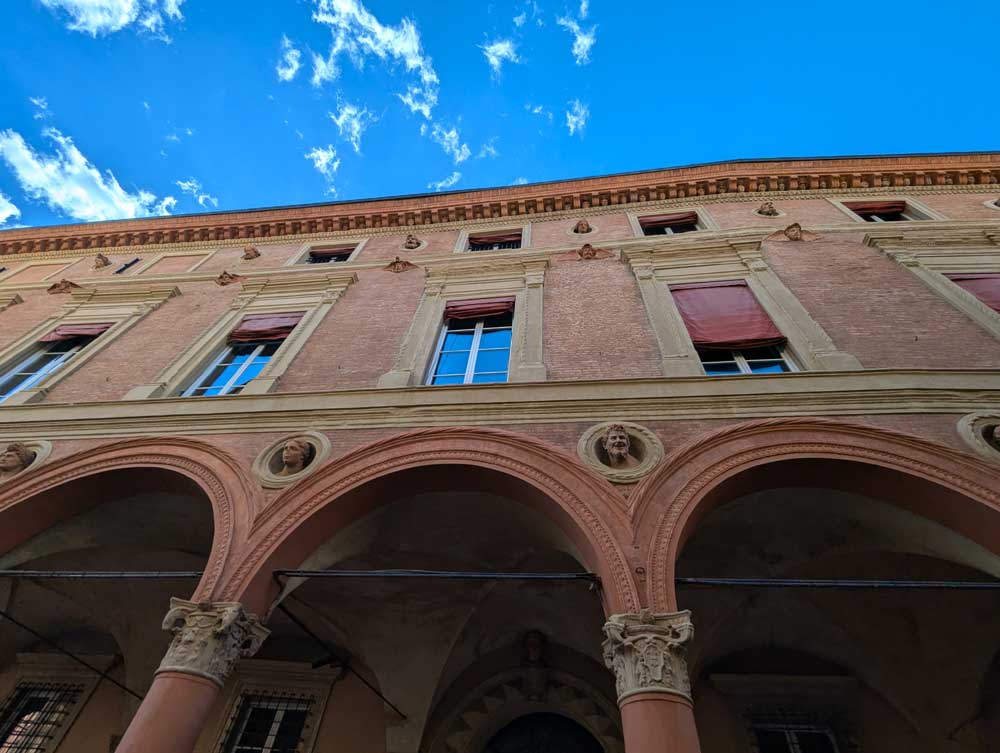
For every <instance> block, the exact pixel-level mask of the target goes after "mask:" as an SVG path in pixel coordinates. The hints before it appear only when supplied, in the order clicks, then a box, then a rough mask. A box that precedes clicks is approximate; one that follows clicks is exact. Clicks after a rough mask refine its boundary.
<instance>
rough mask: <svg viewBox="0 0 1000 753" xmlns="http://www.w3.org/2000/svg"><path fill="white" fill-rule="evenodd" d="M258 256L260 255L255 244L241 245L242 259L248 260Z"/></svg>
mask: <svg viewBox="0 0 1000 753" xmlns="http://www.w3.org/2000/svg"><path fill="white" fill-rule="evenodd" d="M258 256H260V251H258V250H257V247H256V246H244V247H243V257H242V258H243V261H250V260H251V259H256V258H257V257H258Z"/></svg>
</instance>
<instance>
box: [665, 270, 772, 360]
mask: <svg viewBox="0 0 1000 753" xmlns="http://www.w3.org/2000/svg"><path fill="white" fill-rule="evenodd" d="M670 292H671V294H672V295H673V297H674V302H675V303H676V304H677V309H678V311H680V314H681V318H683V319H684V325H685V326H686V327H687V330H688V334H690V335H691V341H692V342H693V343H694V344H695V345H696V346H697V347H699V348H711V349H718V350H727V349H736V350H738V349H741V348H758V347H763V346H765V345H780V344H781V343H783V342H785V337H784V336H783V335H782V334H781V332H780V330H778V328H777V327H776V326H774V322H772V321H771V317H769V316H768V315H767V312H766V311H764V309H763V307H762V306H761V305H760V302H759V301H758V300H757V298H756V297H755V296H754V294H753V293H752V292H751V291H750V288H749V287H747V284H746V282H745V281H743V280H723V281H720V282H696V283H690V284H685V285H671V286H670Z"/></svg>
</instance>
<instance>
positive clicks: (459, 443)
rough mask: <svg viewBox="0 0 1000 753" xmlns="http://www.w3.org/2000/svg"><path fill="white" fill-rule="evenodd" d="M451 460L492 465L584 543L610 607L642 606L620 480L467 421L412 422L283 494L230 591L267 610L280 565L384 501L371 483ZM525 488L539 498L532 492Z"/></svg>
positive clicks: (258, 524)
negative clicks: (436, 425)
mask: <svg viewBox="0 0 1000 753" xmlns="http://www.w3.org/2000/svg"><path fill="white" fill-rule="evenodd" d="M444 466H448V467H452V468H456V467H457V468H458V470H456V475H457V476H461V475H462V474H461V468H465V469H471V470H472V473H466V474H465V476H466V479H465V480H466V482H469V481H472V482H474V481H475V477H476V476H484V475H488V476H489V477H490V480H491V483H494V484H496V485H497V487H494V490H495V491H500V492H503V491H506V492H507V493H508V495H514V496H513V498H514V499H516V500H518V501H526V502H528V503H529V504H531V505H532V506H534V507H536V509H539V510H541V511H542V512H543V513H544V514H547V516H548V517H549V518H551V519H552V520H553V522H554V523H556V525H557V526H559V527H560V528H561V529H562V530H563V531H564V532H565V533H566V534H567V536H568V538H569V539H570V540H571V541H573V543H574V544H575V545H576V546H577V547H578V548H579V550H580V551H581V553H582V554H583V558H584V560H585V561H584V565H585V566H587V567H589V568H591V569H592V570H594V571H595V572H597V574H598V575H599V576H600V577H601V582H602V586H603V595H604V598H605V603H606V608H607V609H610V610H612V611H636V610H638V608H639V594H638V589H637V588H636V585H635V582H634V580H633V579H632V577H631V573H630V571H629V566H628V560H627V558H626V557H625V554H624V552H623V550H622V546H621V543H620V542H622V541H628V540H629V539H630V536H629V532H628V523H627V520H626V515H625V510H624V500H622V498H621V497H620V495H618V493H617V492H616V491H615V489H614V487H613V486H611V484H610V483H609V482H607V481H606V480H604V479H603V478H600V477H599V476H597V475H596V474H594V473H592V472H591V471H589V470H588V469H587V468H585V467H583V466H582V465H581V464H580V463H579V461H577V460H576V459H575V458H574V457H573V456H571V455H570V454H569V453H567V452H565V451H563V450H562V449H560V448H558V447H555V446H553V445H550V444H547V443H545V442H541V441H539V440H537V439H534V438H530V437H525V436H523V435H520V434H515V433H513V432H507V431H501V430H497V429H482V428H463V427H449V428H440V429H423V430H418V431H411V432H406V433H404V434H398V435H396V436H393V437H391V438H389V439H387V440H382V441H379V442H375V443H373V444H370V445H367V446H365V447H361V448H359V449H356V450H352V451H351V452H350V453H349V454H348V455H346V456H344V457H342V458H341V459H340V460H338V461H335V462H334V463H332V464H330V465H329V466H327V467H326V468H324V469H322V470H320V471H318V472H317V473H315V474H313V475H312V476H310V477H309V478H308V479H305V480H303V482H302V483H301V484H299V485H296V486H295V487H293V488H292V489H289V490H288V491H286V492H284V493H283V494H281V495H280V496H279V497H278V498H277V499H275V500H274V501H273V502H272V503H271V504H270V505H269V506H268V508H267V509H266V510H264V512H263V513H262V514H261V516H260V518H259V519H258V520H257V521H255V523H254V531H253V538H252V539H251V541H250V542H249V544H248V552H247V554H246V555H245V556H244V557H243V558H242V561H241V562H240V564H239V566H238V567H237V568H236V569H235V570H234V571H233V573H232V574H231V575H230V576H229V577H228V579H227V583H226V585H225V587H224V589H223V595H224V596H225V597H226V598H229V599H233V600H240V601H243V602H244V603H246V604H249V605H251V606H252V607H253V608H256V609H260V610H263V609H264V608H265V607H266V606H267V604H268V600H269V597H273V595H274V594H275V592H276V591H275V587H274V584H273V583H272V579H271V575H270V574H271V571H272V570H273V569H277V568H280V567H282V566H289V565H292V566H294V565H295V564H297V563H298V562H301V561H302V559H303V557H302V555H301V552H302V551H305V550H307V549H308V548H309V546H313V547H314V546H315V545H317V544H318V543H319V541H320V540H322V539H321V538H319V537H321V536H322V537H328V536H330V535H332V534H334V533H336V532H337V531H338V530H341V529H342V528H343V527H344V526H346V525H348V524H350V523H351V522H353V521H355V520H358V519H360V518H361V517H362V516H363V515H365V514H366V513H368V512H370V511H371V510H373V509H375V508H376V507H377V506H378V505H379V503H380V501H384V500H380V499H378V498H377V497H378V494H377V493H375V492H373V491H372V490H373V489H376V488H377V486H378V483H379V482H382V483H383V484H384V485H387V484H391V482H390V481H389V479H390V477H391V476H393V475H395V474H399V473H401V472H404V471H412V470H414V469H433V468H435V467H436V468H441V467H444ZM484 472H485V473H484ZM363 487H365V488H363ZM366 489H367V492H366ZM382 491H383V492H387V491H388V486H386V488H385V489H382ZM525 494H527V495H528V496H529V497H531V499H527V500H526V499H523V497H524V496H525ZM351 495H353V496H351ZM517 495H520V497H522V499H519V498H518V496H517ZM297 551H298V552H299V554H296V552H297Z"/></svg>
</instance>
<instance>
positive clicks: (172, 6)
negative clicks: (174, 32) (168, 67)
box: [41, 0, 184, 42]
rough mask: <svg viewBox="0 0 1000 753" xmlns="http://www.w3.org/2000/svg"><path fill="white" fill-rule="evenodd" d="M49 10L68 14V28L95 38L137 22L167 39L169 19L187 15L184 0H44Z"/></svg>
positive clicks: (177, 18)
mask: <svg viewBox="0 0 1000 753" xmlns="http://www.w3.org/2000/svg"><path fill="white" fill-rule="evenodd" d="M41 3H42V5H44V6H45V7H46V8H48V9H49V10H53V11H58V12H60V13H64V14H66V16H68V19H67V21H68V23H67V25H66V27H67V28H68V29H70V30H72V31H82V32H83V33H85V34H90V35H91V36H93V37H97V36H100V35H101V34H111V33H112V32H116V31H121V30H122V29H124V28H126V27H128V26H131V25H133V24H137V25H138V26H139V28H140V29H142V30H144V31H146V32H148V33H150V34H152V35H153V36H154V37H157V38H158V39H161V40H163V41H165V42H169V41H170V37H169V36H167V34H166V32H165V31H164V27H165V25H166V22H167V20H173V21H180V20H181V19H183V18H184V16H183V14H182V13H181V5H183V4H184V0H41Z"/></svg>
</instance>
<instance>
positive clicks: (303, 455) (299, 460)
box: [278, 437, 316, 476]
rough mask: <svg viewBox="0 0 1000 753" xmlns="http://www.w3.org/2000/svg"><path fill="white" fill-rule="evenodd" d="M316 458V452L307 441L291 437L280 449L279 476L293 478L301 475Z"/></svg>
mask: <svg viewBox="0 0 1000 753" xmlns="http://www.w3.org/2000/svg"><path fill="white" fill-rule="evenodd" d="M315 456H316V450H315V449H313V446H312V444H310V443H309V441H308V440H306V439H303V438H301V437H293V438H292V439H287V440H285V444H284V446H283V447H282V448H281V463H282V466H281V470H280V471H278V475H279V476H294V475H295V474H296V473H302V471H304V470H305V468H306V466H307V465H309V464H310V463H311V462H312V461H313V458H314V457H315Z"/></svg>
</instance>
